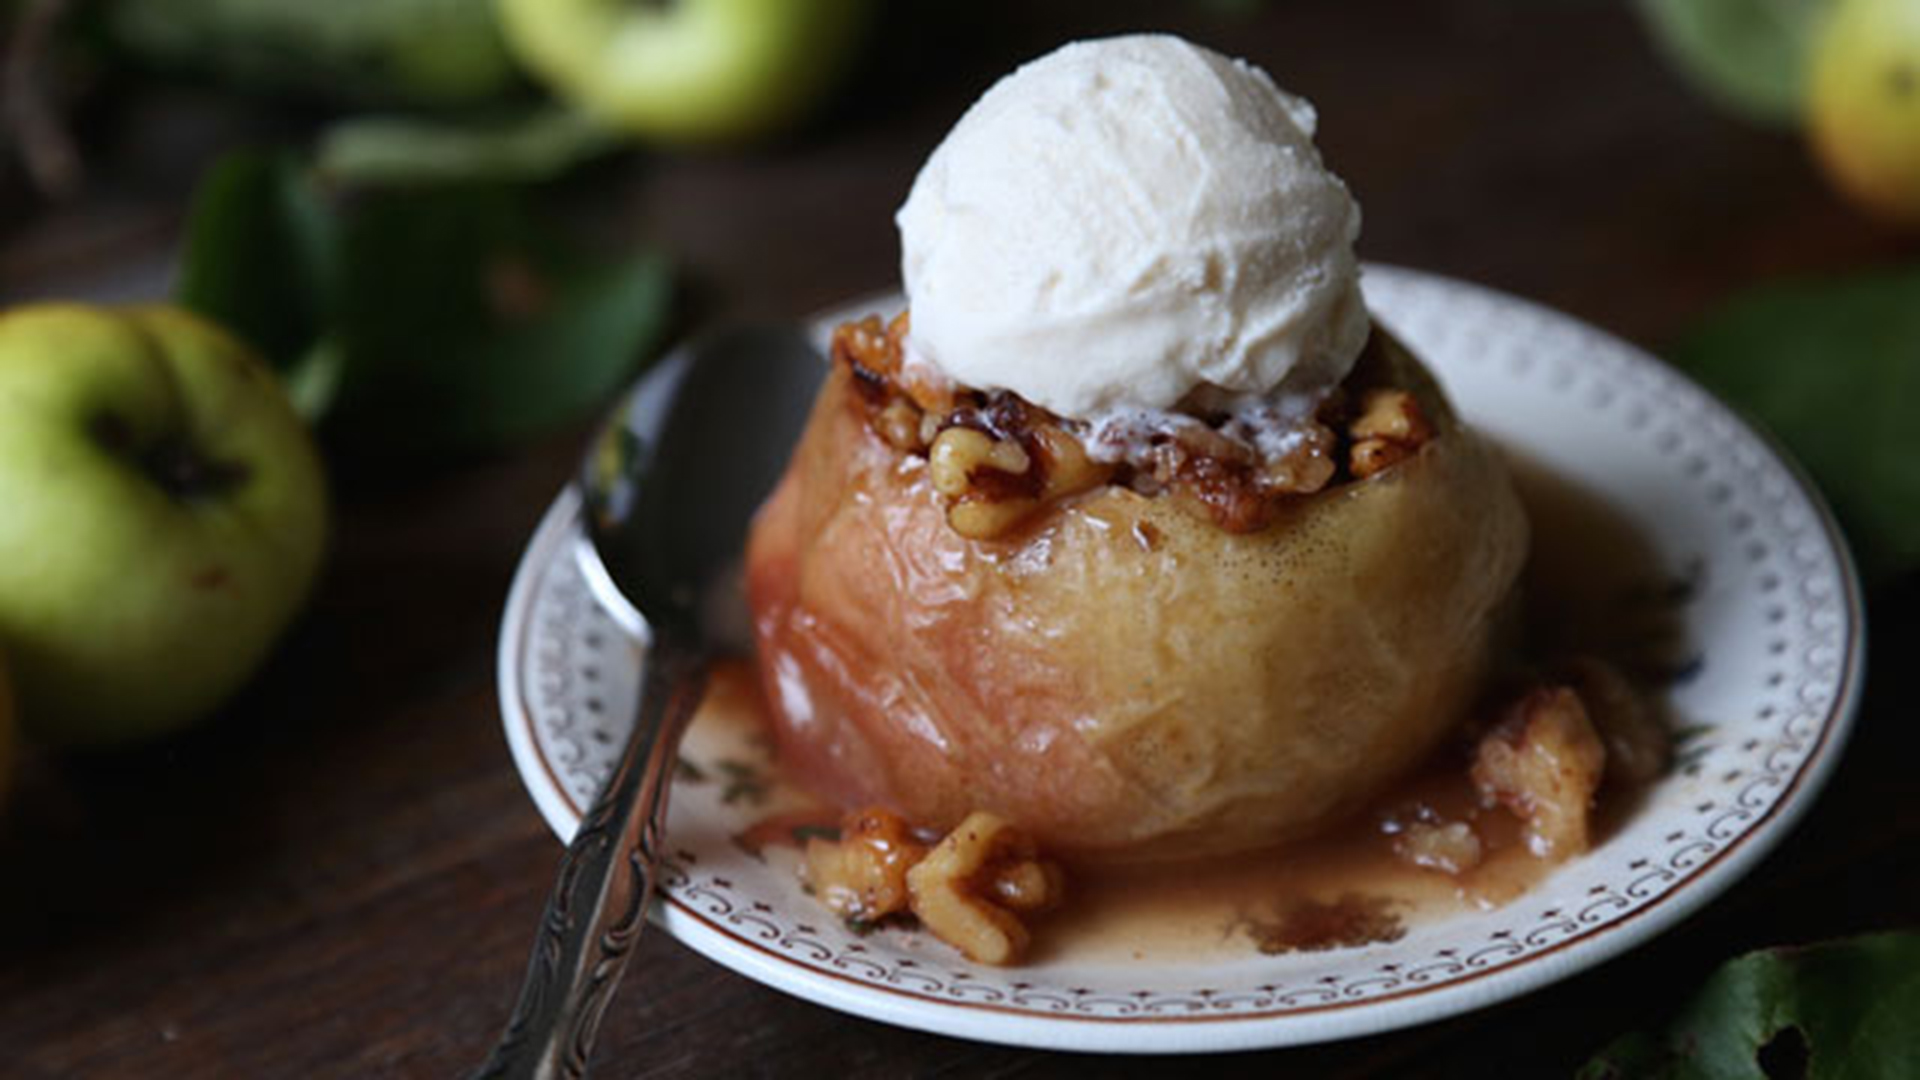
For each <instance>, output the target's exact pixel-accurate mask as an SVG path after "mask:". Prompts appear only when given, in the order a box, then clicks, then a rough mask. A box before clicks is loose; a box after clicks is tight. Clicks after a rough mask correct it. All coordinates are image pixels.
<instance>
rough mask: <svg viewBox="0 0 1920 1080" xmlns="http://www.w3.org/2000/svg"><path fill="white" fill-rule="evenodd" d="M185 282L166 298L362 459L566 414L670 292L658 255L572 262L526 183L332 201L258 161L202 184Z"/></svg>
mask: <svg viewBox="0 0 1920 1080" xmlns="http://www.w3.org/2000/svg"><path fill="white" fill-rule="evenodd" d="M182 268H183V269H182V273H181V275H180V279H179V281H178V283H177V298H178V299H179V300H180V301H181V302H182V303H184V304H186V305H187V306H189V307H192V308H193V309H195V310H197V311H200V312H202V313H204V314H207V315H209V316H211V317H213V318H215V319H217V320H219V321H220V322H222V323H224V324H226V325H227V326H229V327H231V328H233V329H234V330H235V331H236V332H237V333H239V334H240V335H241V336H242V337H244V338H246V339H247V340H249V341H250V342H252V343H253V344H254V345H256V346H257V347H258V348H260V349H261V350H262V351H263V352H265V353H267V354H268V355H270V356H271V357H272V358H273V360H274V362H275V364H276V366H277V367H279V368H280V369H281V371H282V373H283V375H284V377H285V378H286V380H287V384H288V391H289V394H290V396H291V397H292V398H293V400H294V402H295V404H296V406H297V407H298V408H300V410H301V411H302V414H303V415H306V416H307V417H308V418H309V419H318V420H321V421H323V422H324V424H325V425H326V427H327V429H328V430H329V432H330V434H332V435H334V436H335V437H336V442H337V443H338V444H340V445H341V446H342V447H343V448H345V449H348V450H352V451H356V452H360V453H365V454H377V453H385V452H393V451H408V452H417V451H427V452H447V451H453V452H468V451H477V450H484V449H488V448H491V447H494V446H499V445H502V444H506V443H510V442H512V441H514V440H517V439H521V438H524V437H527V436H529V435H532V434H535V433H537V432H539V431H540V430H542V429H545V428H548V427H552V426H554V425H557V424H560V423H564V422H566V421H568V420H571V419H573V418H575V417H577V416H579V415H581V414H582V413H584V412H586V411H588V410H590V409H592V408H594V407H595V406H597V405H598V404H599V403H600V402H602V401H603V400H604V399H605V398H606V397H607V396H608V395H609V394H610V393H612V392H613V390H615V389H616V388H617V387H619V386H620V385H621V383H623V382H624V381H625V380H626V379H627V377H628V376H629V375H631V374H632V372H633V370H634V368H635V367H636V366H637V365H638V363H639V362H640V361H641V360H642V359H644V358H645V356H646V355H647V353H648V349H649V347H650V346H651V345H652V344H653V343H654V342H656V341H657V340H658V339H659V336H660V334H661V332H662V330H663V329H664V327H665V324H666V319H667V315H668V309H669V306H670V300H671V294H672V286H671V282H672V275H671V273H670V271H669V269H668V266H667V262H666V260H665V259H664V258H663V257H662V256H660V255H659V254H658V253H657V252H653V251H647V250H642V251H638V252H633V253H629V254H624V255H621V256H619V257H617V258H613V259H589V258H585V257H582V256H581V255H579V254H578V253H577V252H576V251H574V250H572V249H570V248H569V247H568V246H567V245H565V244H564V243H562V242H561V240H560V238H559V237H558V234H557V233H556V231H555V230H554V229H553V228H552V227H551V226H550V225H549V224H546V223H543V222H542V221H540V220H539V219H538V217H537V215H536V214H535V213H534V208H533V196H532V193H531V192H530V190H529V189H527V188H525V187H517V186H504V185H475V184H460V185H417V186H409V187H404V188H375V189H371V190H362V191H358V192H354V193H352V194H350V195H345V196H329V195H328V194H326V193H325V192H323V191H322V189H321V188H320V186H319V185H318V184H317V182H316V181H315V179H314V177H313V175H312V173H311V171H309V170H306V169H302V168H300V167H299V166H298V164H297V163H296V162H294V161H292V160H291V159H287V158H283V157H275V156H262V155H241V156H237V157H233V158H229V159H227V160H224V161H222V162H221V163H220V164H219V165H217V166H216V167H215V168H214V169H213V170H212V171H211V172H210V173H209V175H208V178H207V180H206V181H205V183H204V184H203V187H202V190H201V192H200V193H199V196H198V198H197V200H196V206H195V211H194V215H193V219H192V221H191V223H190V226H189V229H188V244H187V249H186V251H185V252H183V254H182Z"/></svg>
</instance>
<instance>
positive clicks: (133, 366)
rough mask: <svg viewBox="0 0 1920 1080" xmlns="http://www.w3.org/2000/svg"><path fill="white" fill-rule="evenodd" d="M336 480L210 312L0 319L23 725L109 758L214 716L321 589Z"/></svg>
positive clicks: (11, 619)
mask: <svg viewBox="0 0 1920 1080" xmlns="http://www.w3.org/2000/svg"><path fill="white" fill-rule="evenodd" d="M325 486H326V485H325V482H324V478H323V474H322V470H321V464H320V459H319V455H318V454H317V453H316V451H315V449H314V446H313V442H312V440H311V438H310V436H309V435H308V433H307V430H306V427H305V425H304V424H303V423H302V421H301V419H300V417H299V416H298V415H297V414H296V413H295V412H294V410H293V407H292V405H291V404H290V403H289V402H288V400H287V397H286V394H285V393H284V391H283V390H282V388H281V386H280V384H279V382H278V381H277V379H276V378H275V377H274V375H273V373H272V372H271V371H270V370H268V369H267V368H266V367H265V366H264V365H263V364H262V363H261V362H260V361H259V360H258V358H256V357H255V356H254V354H253V353H252V352H251V351H250V350H249V349H248V348H246V347H245V346H244V345H242V344H241V343H240V342H239V341H237V340H235V339H234V338H232V337H231V336H229V335H228V334H226V333H225V332H223V331H222V330H220V329H219V328H217V327H215V326H213V325H212V324H210V323H208V322H206V321H204V320H202V319H200V318H199V317H197V316H194V315H191V314H188V313H186V312H184V311H180V310H178V309H174V308H167V307H160V306H144V307H128V308H101V307H92V306H86V305H80V304H36V305H31V306H26V307H21V308H16V309H14V310H12V311H9V312H6V313H4V314H0V648H4V649H5V650H6V652H7V655H8V658H9V661H10V665H11V667H12V672H13V683H14V689H15V691H16V694H17V697H18V706H19V711H20V716H21V719H22V720H23V721H24V722H25V724H26V725H28V727H29V728H30V730H32V731H33V732H34V733H35V734H36V735H39V736H41V737H43V738H45V739H47V740H49V741H52V742H56V743H62V744H68V745H92V746H101V745H113V744H123V743H128V742H133V741H137V740H140V739H144V738H149V737H152V736H156V735H159V734H163V733H165V732H168V731H172V730H175V729H178V728H181V727H184V726H186V725H187V724H190V723H192V722H193V721H194V720H196V719H198V718H200V717H203V716H205V715H207V714H208V713H210V712H211V711H213V710H214V709H215V708H217V707H218V706H219V705H220V703H221V702H222V701H224V700H225V699H226V698H227V697H228V696H230V695H231V694H232V693H233V692H234V691H235V690H236V689H237V688H238V687H239V686H240V685H241V684H242V683H243V682H245V681H246V679H247V677H248V676H249V675H250V674H252V672H253V671H254V670H255V669H256V668H257V667H258V666H259V665H260V663H261V661H262V660H263V659H264V658H265V657H266V655H267V654H268V652H269V651H270V649H271V648H272V646H273V643H274V641H275V640H276V639H277V638H278V637H279V635H280V634H281V632H282V631H283V630H284V629H285V628H286V626H287V624H288V623H289V622H290V621H291V619H292V618H293V616H294V614H295V613H296V612H297V611H298V610H299V608H300V606H301V604H302V602H303V601H304V600H305V598H306V596H307V593H308V591H309V589H310V588H311V586H312V583H313V580H314V577H315V574H316V572H317V571H318V569H319V566H320V561H321V554H322V550H323V547H324V538H325V533H326V523H327V509H326V494H325Z"/></svg>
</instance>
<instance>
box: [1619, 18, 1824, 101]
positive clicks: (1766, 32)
mask: <svg viewBox="0 0 1920 1080" xmlns="http://www.w3.org/2000/svg"><path fill="white" fill-rule="evenodd" d="M1831 3H1832V0H1638V4H1637V6H1638V7H1639V9H1640V14H1641V15H1642V17H1643V18H1644V20H1645V22H1646V24H1647V27H1648V29H1649V30H1650V31H1652V33H1653V36H1654V39H1655V40H1656V41H1657V42H1658V43H1659V44H1660V46H1661V50H1662V51H1663V52H1665V53H1666V54H1667V57H1668V58H1669V59H1670V60H1672V61H1673V63H1674V64H1675V65H1676V66H1678V67H1679V69H1680V71H1681V72H1682V73H1683V74H1685V75H1686V76H1687V78H1688V79H1689V80H1690V81H1691V82H1692V83H1693V84H1694V85H1695V86H1696V87H1697V88H1698V89H1700V90H1701V91H1702V92H1703V93H1705V94H1707V95H1708V96H1709V97H1711V98H1713V99H1714V100H1716V101H1718V102H1720V103H1721V104H1723V105H1725V106H1726V107H1728V108H1730V109H1732V110H1734V111H1735V112H1738V113H1740V114H1742V115H1743V116H1745V117H1747V118H1748V119H1750V120H1753V121H1756V122H1758V123H1763V124H1771V125H1777V126H1781V127H1789V126H1793V125H1796V124H1798V123H1799V121H1800V115H1801V111H1802V108H1801V107H1802V104H1803V103H1804V101H1805V100H1806V95H1805V93H1804V90H1803V86H1804V84H1805V81H1806V68H1807V55H1808V53H1809V51H1810V48H1811V44H1812V39H1813V35H1814V32H1815V30H1816V29H1817V28H1818V27H1819V25H1820V22H1821V19H1822V18H1823V17H1824V16H1825V14H1826V11H1827V8H1828V7H1829V6H1830V5H1831Z"/></svg>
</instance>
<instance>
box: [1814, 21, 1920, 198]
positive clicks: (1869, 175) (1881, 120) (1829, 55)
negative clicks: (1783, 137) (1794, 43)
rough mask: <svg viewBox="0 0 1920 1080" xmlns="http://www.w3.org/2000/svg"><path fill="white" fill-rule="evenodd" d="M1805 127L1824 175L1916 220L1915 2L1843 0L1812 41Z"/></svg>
mask: <svg viewBox="0 0 1920 1080" xmlns="http://www.w3.org/2000/svg"><path fill="white" fill-rule="evenodd" d="M1812 64H1813V68H1812V72H1811V80H1810V86H1809V91H1808V99H1807V110H1808V112H1807V121H1808V128H1809V131H1810V133H1811V135H1812V137H1813V145H1814V149H1815V151H1816V153H1817V154H1818V156H1819V158H1820V161H1821V163H1822V164H1823V165H1824V166H1825V167H1826V170H1827V174H1828V176H1829V177H1831V178H1832V180H1833V182H1834V184H1835V185H1836V186H1838V187H1839V188H1840V190H1841V191H1843V192H1845V193H1846V194H1847V195H1849V196H1850V197H1852V198H1853V199H1854V200H1855V201H1857V202H1859V203H1860V204H1861V205H1862V206H1865V207H1866V208H1867V209H1869V210H1873V211H1875V212H1877V213H1879V214H1881V215H1884V216H1885V217H1888V218H1890V219H1892V220H1895V221H1904V222H1906V223H1908V224H1910V225H1920V3H1916V2H1914V0H1842V2H1841V3H1840V4H1839V5H1838V6H1837V7H1836V8H1835V9H1834V11H1833V13H1832V15H1831V16H1830V18H1829V21H1828V23H1827V25H1826V27H1825V28H1824V29H1823V30H1822V32H1821V34H1820V36H1819V39H1818V40H1817V42H1816V44H1815V46H1814V53H1813V59H1812Z"/></svg>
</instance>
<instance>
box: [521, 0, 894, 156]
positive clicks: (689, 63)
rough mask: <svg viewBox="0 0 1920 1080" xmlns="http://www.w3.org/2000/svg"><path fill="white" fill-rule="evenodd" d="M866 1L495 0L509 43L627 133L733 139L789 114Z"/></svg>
mask: <svg viewBox="0 0 1920 1080" xmlns="http://www.w3.org/2000/svg"><path fill="white" fill-rule="evenodd" d="M870 7H871V5H870V3H869V0H651V2H638V3H636V2H634V0H499V9H498V10H499V14H500V24H501V29H502V31H503V32H504V33H505V35H506V39H507V46H508V48H509V49H510V50H512V51H513V53H514V54H515V55H516V56H517V57H518V58H519V60H520V62H521V64H522V65H524V66H525V67H526V68H527V69H528V70H529V71H532V72H533V73H534V74H536V75H537V76H539V77H540V78H541V79H542V80H544V81H545V82H546V83H548V85H550V86H551V87H552V88H553V89H554V90H555V91H557V92H558V93H559V94H560V95H561V96H563V97H565V98H567V99H568V100H570V101H572V102H574V103H575V104H576V105H578V106H580V107H581V108H583V109H585V110H586V111H588V112H590V113H592V114H594V115H596V116H598V117H600V118H601V119H602V120H604V121H606V122H608V123H610V124H612V125H614V126H615V127H617V128H619V129H621V130H623V131H627V132H629V133H631V134H634V135H639V136H642V137H646V138H652V139H662V140H669V141H710V140H725V139H737V138H743V137H746V136H751V135H757V134H761V133H764V132H766V131H769V130H772V129H773V128H775V127H778V126H780V125H781V124H785V123H788V122H790V121H792V120H795V119H797V118H798V117H799V116H801V115H802V114H803V113H804V112H805V111H806V110H807V109H809V108H811V107H812V106H813V105H814V104H816V103H817V102H818V101H819V100H820V98H821V97H822V96H823V95H824V94H825V93H826V91H827V90H828V89H830V88H831V86H832V84H833V82H834V80H835V78H836V77H837V76H838V75H839V74H840V73H841V71H842V69H843V68H844V67H845V66H846V61H847V60H848V58H849V57H851V55H852V54H853V51H854V48H855V46H857V45H858V43H859V39H860V38H861V36H862V31H863V30H864V29H865V27H866V23H867V16H868V14H869V11H870Z"/></svg>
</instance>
